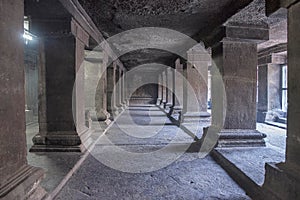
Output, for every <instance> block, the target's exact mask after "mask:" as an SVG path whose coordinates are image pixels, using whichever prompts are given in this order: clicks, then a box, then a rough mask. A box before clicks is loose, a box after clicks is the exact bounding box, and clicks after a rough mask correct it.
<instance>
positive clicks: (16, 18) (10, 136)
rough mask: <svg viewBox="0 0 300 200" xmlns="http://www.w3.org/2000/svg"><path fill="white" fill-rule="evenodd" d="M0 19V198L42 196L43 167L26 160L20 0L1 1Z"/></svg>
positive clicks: (22, 4)
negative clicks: (31, 164) (40, 184)
mask: <svg viewBox="0 0 300 200" xmlns="http://www.w3.org/2000/svg"><path fill="white" fill-rule="evenodd" d="M0 18H1V23H0V35H1V37H0V43H1V48H0V52H1V53H0V60H1V62H0V68H1V76H0V93H1V95H0V102H1V104H0V112H1V114H0V129H1V134H0V146H1V152H0V199H42V198H43V196H45V191H44V190H43V189H42V188H41V187H40V186H39V183H40V181H41V179H42V177H43V170H42V169H40V168H36V167H32V166H29V165H28V164H27V159H26V155H27V149H26V133H25V111H24V108H25V90H24V78H25V77H24V48H23V47H24V40H23V38H22V37H21V36H22V34H23V20H24V1H21V0H16V1H9V0H4V1H1V6H0ZM8 41H9V42H8Z"/></svg>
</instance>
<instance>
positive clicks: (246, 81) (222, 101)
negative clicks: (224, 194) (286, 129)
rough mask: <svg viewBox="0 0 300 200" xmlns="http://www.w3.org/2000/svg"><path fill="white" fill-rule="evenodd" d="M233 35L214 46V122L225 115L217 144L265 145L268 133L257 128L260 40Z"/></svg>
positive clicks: (222, 145) (221, 145)
mask: <svg viewBox="0 0 300 200" xmlns="http://www.w3.org/2000/svg"><path fill="white" fill-rule="evenodd" d="M241 30H242V31H243V30H244V29H241ZM252 31H254V32H255V31H256V30H252ZM258 31H262V30H260V29H259V30H258ZM228 33H230V34H233V33H234V32H230V31H228ZM238 33H239V32H238ZM250 33H251V32H250ZM264 33H265V34H267V33H268V32H262V33H261V34H262V36H264ZM226 36H227V35H226ZM230 36H231V35H230ZM232 36H234V34H233V35H232ZM227 37H228V36H227ZM233 38H235V39H233ZM233 38H231V37H229V38H224V39H223V40H222V42H220V43H218V44H216V45H215V46H214V47H213V48H212V57H213V60H214V64H213V65H215V66H214V67H213V71H212V73H213V74H212V116H213V119H212V124H217V125H220V123H222V122H220V120H222V119H223V130H222V131H221V132H220V138H219V141H218V146H220V147H226V146H229V147H232V146H237V147H245V146H249V147H252V146H265V142H264V140H263V138H264V137H265V135H264V134H262V133H259V132H258V131H256V87H257V86H256V78H257V77H256V73H257V44H256V43H255V42H254V41H251V40H245V39H239V40H238V39H236V37H233ZM217 72H219V74H220V77H217ZM219 79H221V80H219ZM221 82H222V83H223V85H224V88H223V89H222V85H221V84H222V83H221ZM223 92H225V94H223ZM218 123H219V124H218Z"/></svg>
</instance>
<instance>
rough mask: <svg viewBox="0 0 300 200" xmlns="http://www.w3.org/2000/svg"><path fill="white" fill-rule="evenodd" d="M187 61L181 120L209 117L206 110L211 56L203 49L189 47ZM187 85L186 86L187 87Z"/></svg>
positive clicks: (196, 119)
mask: <svg viewBox="0 0 300 200" xmlns="http://www.w3.org/2000/svg"><path fill="white" fill-rule="evenodd" d="M187 55H188V62H187V67H186V76H185V78H186V81H187V84H188V85H189V87H190V89H187V95H186V96H185V98H186V101H184V102H186V105H185V106H184V108H185V110H184V114H183V121H184V122H187V121H190V120H192V121H198V120H200V117H201V118H207V117H210V113H208V112H207V95H208V66H209V65H210V63H211V56H210V55H209V54H208V53H207V52H206V51H205V49H204V48H203V49H193V48H192V49H191V50H189V51H188V52H187ZM189 87H188V88H189Z"/></svg>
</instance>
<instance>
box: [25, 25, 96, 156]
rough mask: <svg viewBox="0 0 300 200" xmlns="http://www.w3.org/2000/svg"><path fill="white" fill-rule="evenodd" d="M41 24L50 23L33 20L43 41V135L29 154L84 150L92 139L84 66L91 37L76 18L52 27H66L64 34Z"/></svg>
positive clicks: (41, 79)
mask: <svg viewBox="0 0 300 200" xmlns="http://www.w3.org/2000/svg"><path fill="white" fill-rule="evenodd" d="M42 23H47V21H46V20H45V21H39V20H36V21H35V19H33V20H32V26H33V31H34V33H35V34H36V35H40V36H41V37H42V39H43V43H44V51H43V52H44V56H43V58H42V59H41V60H42V62H43V64H41V70H40V91H39V92H40V94H39V96H40V103H39V129H40V132H39V134H38V135H36V136H35V137H34V138H33V143H34V145H33V147H32V148H31V149H30V151H32V152H33V151H34V152H37V151H77V152H78V151H84V150H85V149H86V148H87V147H88V146H89V145H90V143H91V139H90V137H89V136H90V132H89V131H88V128H87V127H86V126H85V103H84V67H81V65H82V64H83V61H84V48H85V46H86V45H88V40H89V36H88V35H87V33H86V32H85V31H84V30H83V29H82V28H81V27H80V26H79V25H78V24H77V23H76V21H75V20H73V19H72V20H71V21H69V22H66V21H57V23H58V24H56V23H54V24H51V26H53V28H56V27H61V25H62V24H63V25H64V27H65V32H64V34H63V33H61V32H60V33H56V32H52V31H50V30H49V27H48V26H47V25H45V24H42ZM45 26H46V27H48V28H47V29H46V31H44V29H43V27H45ZM43 31H44V32H43ZM75 80H76V82H75Z"/></svg>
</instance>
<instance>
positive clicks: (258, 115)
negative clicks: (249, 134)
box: [256, 111, 267, 123]
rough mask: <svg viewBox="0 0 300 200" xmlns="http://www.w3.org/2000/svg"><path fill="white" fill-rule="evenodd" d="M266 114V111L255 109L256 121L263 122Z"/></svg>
mask: <svg viewBox="0 0 300 200" xmlns="http://www.w3.org/2000/svg"><path fill="white" fill-rule="evenodd" d="M266 114H267V112H266V111H257V113H256V118H257V120H256V121H257V122H259V123H264V122H265V120H266Z"/></svg>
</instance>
